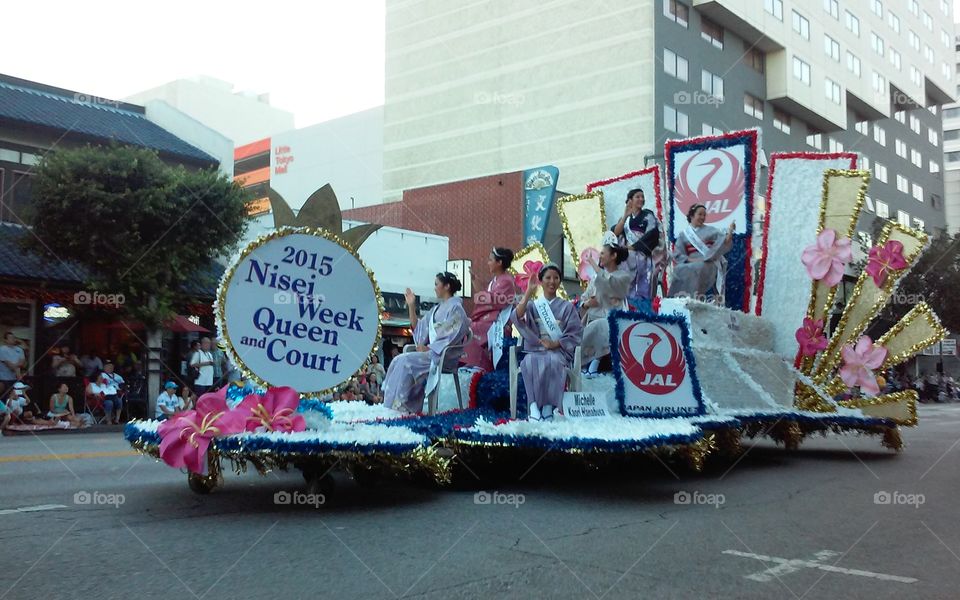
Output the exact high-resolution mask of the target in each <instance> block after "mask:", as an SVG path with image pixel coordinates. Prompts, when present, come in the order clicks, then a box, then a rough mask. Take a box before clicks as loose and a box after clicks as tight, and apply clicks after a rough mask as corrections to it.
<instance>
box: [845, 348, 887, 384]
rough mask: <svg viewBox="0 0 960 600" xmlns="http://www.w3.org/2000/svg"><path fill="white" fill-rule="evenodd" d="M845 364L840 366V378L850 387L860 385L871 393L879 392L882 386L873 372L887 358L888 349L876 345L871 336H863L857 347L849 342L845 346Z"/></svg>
mask: <svg viewBox="0 0 960 600" xmlns="http://www.w3.org/2000/svg"><path fill="white" fill-rule="evenodd" d="M842 356H843V366H842V367H840V378H841V379H842V380H843V382H844V383H845V384H847V386H848V387H851V388H852V387H856V386H860V389H861V390H863V391H865V392H867V393H870V394H874V395H876V394H879V393H880V386H879V385H878V384H877V377H876V375H874V374H873V370H874V369H879V368H880V365H882V364H883V361H884V360H886V358H887V349H886V348H884V347H883V346H874V345H873V340H871V339H870V337H869V336H866V335H865V336H863V337H861V338H860V340H859V341H858V342H857V345H856V347H854V345H853V344H847V345H846V346H844V347H843V351H842Z"/></svg>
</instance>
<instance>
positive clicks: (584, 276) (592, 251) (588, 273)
mask: <svg viewBox="0 0 960 600" xmlns="http://www.w3.org/2000/svg"><path fill="white" fill-rule="evenodd" d="M590 259H593V262H595V263H597V264H598V265H599V264H600V251H599V250H597V249H596V248H587V249H586V250H584V251H583V252H581V253H580V266H579V267H578V268H577V275H578V276H579V277H580V281H590V280H591V279H593V278H594V277H596V275H597V274H596V272H594V270H593V267H591V266H590V262H589V260H590Z"/></svg>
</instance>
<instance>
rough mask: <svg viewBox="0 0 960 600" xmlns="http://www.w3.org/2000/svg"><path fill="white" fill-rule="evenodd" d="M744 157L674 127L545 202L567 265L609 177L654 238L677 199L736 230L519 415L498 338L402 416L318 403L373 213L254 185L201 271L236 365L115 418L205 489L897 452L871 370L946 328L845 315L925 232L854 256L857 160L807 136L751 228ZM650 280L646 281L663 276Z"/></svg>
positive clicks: (609, 198)
mask: <svg viewBox="0 0 960 600" xmlns="http://www.w3.org/2000/svg"><path fill="white" fill-rule="evenodd" d="M759 155H760V133H759V131H758V130H745V131H738V132H732V133H728V134H724V135H719V136H707V137H696V138H690V139H685V140H672V141H669V142H668V143H667V144H666V146H665V164H666V172H665V173H664V174H663V176H661V173H660V169H659V167H657V166H655V167H651V168H646V169H642V170H638V171H635V172H632V173H627V174H625V175H622V176H619V177H614V178H610V179H604V180H599V181H597V182H596V183H593V184H591V185H590V186H588V188H587V190H586V191H585V193H584V194H580V195H574V196H566V197H564V198H561V199H560V200H559V201H558V205H557V213H558V214H559V216H560V218H561V221H562V225H563V232H564V236H565V238H566V241H567V246H568V249H569V252H570V255H571V256H570V258H571V259H572V260H573V261H574V264H578V265H580V267H581V268H580V269H579V270H578V273H579V274H580V277H581V278H582V279H583V280H584V281H585V280H586V279H588V278H589V277H590V269H588V268H584V264H585V263H584V260H585V257H587V256H591V255H593V254H595V253H597V247H598V246H599V244H600V240H601V237H602V235H603V233H604V232H605V231H607V229H608V228H609V227H610V225H611V223H613V222H615V221H616V220H617V219H618V218H619V217H620V216H621V215H622V213H623V210H624V207H623V201H622V198H623V197H624V193H625V190H627V189H634V188H642V189H644V190H645V191H646V194H645V195H646V197H647V198H648V199H650V198H652V199H654V200H655V202H656V209H657V214H658V217H659V219H660V220H661V222H662V223H663V226H664V230H665V231H666V233H667V242H668V244H669V243H670V242H672V241H674V240H675V239H676V236H677V233H678V231H679V230H680V228H681V227H682V226H683V225H685V223H682V222H681V219H682V218H683V217H684V215H685V213H686V210H687V208H688V207H689V206H691V205H693V204H695V203H696V204H702V205H705V206H706V208H707V222H709V223H711V224H713V225H716V226H717V227H726V226H728V225H729V224H730V223H734V224H735V225H734V226H735V231H736V233H735V234H734V235H733V246H732V249H731V250H730V252H729V253H728V254H727V255H726V258H725V261H724V265H723V269H722V271H721V273H722V275H721V277H720V278H718V286H717V287H718V290H720V291H722V293H721V294H720V295H719V296H718V298H719V301H713V302H703V301H701V300H698V299H689V298H658V299H657V300H656V301H655V302H654V305H653V310H652V311H651V312H646V311H645V312H627V311H614V312H612V313H610V315H609V317H608V320H609V324H610V349H611V359H612V365H613V371H612V373H611V374H601V375H599V376H597V377H593V378H583V377H582V376H581V373H580V365H579V361H577V363H576V364H575V365H574V368H572V369H570V373H569V374H568V381H567V386H566V389H567V391H566V392H565V394H564V398H563V411H562V412H563V414H562V416H561V417H559V418H557V419H555V420H552V421H534V420H528V419H526V409H525V406H526V403H525V402H524V401H523V398H524V390H523V383H522V381H519V378H518V374H517V364H518V361H520V360H522V357H520V356H519V353H518V352H517V348H516V345H515V342H514V340H512V339H510V338H509V337H507V338H506V339H503V340H501V341H499V342H498V343H497V347H496V348H494V351H493V352H494V358H495V361H494V364H497V365H498V368H497V369H496V370H494V371H492V372H489V373H480V372H475V373H474V372H469V371H468V372H464V373H462V374H461V377H460V378H459V380H460V382H461V384H462V385H463V387H464V389H463V390H459V391H461V392H462V395H463V396H464V397H467V398H469V405H468V406H466V407H458V406H456V403H455V401H454V404H453V405H452V406H454V407H455V408H453V409H452V410H445V411H442V412H439V413H436V414H424V415H419V416H404V417H401V416H398V413H396V412H395V411H392V410H390V409H387V408H384V407H383V406H378V405H373V406H368V405H366V404H364V403H362V402H323V401H321V400H320V398H321V397H323V396H324V394H326V393H327V392H329V391H330V390H332V389H334V388H336V387H337V386H338V385H341V384H342V383H343V382H345V381H347V380H348V379H349V378H350V377H351V376H353V375H354V374H355V373H357V372H358V371H359V370H360V369H361V368H362V367H363V366H364V365H365V363H366V362H367V361H368V359H369V357H370V356H371V354H372V353H374V352H375V351H376V349H377V347H378V344H379V342H380V315H381V312H382V308H381V304H382V301H381V299H380V294H379V289H378V287H377V284H376V281H375V280H374V277H373V274H372V273H371V272H370V271H369V270H368V269H367V268H366V267H365V266H364V264H363V262H362V261H361V260H360V258H359V255H358V252H357V250H358V248H359V247H360V245H361V244H362V243H363V241H364V239H366V237H367V236H369V235H370V234H371V233H372V232H373V231H375V230H376V227H377V226H376V225H367V226H362V227H359V228H355V229H350V230H348V231H342V221H341V217H340V211H339V207H338V205H337V201H336V197H335V196H334V195H333V192H332V190H330V189H329V186H325V187H324V188H321V189H320V190H318V191H317V192H316V193H315V194H314V195H313V196H311V198H310V199H309V200H308V202H307V204H306V205H305V208H304V209H303V210H302V211H301V212H300V214H299V215H298V216H297V217H296V219H295V218H294V216H293V213H292V211H290V209H289V208H288V207H286V205H285V204H282V201H281V202H277V199H276V198H274V199H273V200H274V202H273V204H274V214H275V216H276V218H277V225H278V228H277V229H276V230H275V231H272V232H270V233H269V234H267V235H264V236H262V237H260V238H259V239H257V240H255V241H253V242H252V243H251V244H249V245H248V246H247V247H246V248H244V249H243V250H242V251H241V252H240V253H239V254H238V256H237V257H235V259H234V260H233V262H232V263H231V264H230V266H229V268H228V269H227V270H226V272H225V274H224V276H223V278H222V280H221V283H220V288H219V291H218V298H217V304H216V307H215V312H216V316H217V325H218V328H219V331H220V336H221V339H222V340H224V342H225V348H226V350H227V351H228V353H229V355H230V358H231V360H232V361H233V363H234V364H236V365H237V366H238V367H239V368H240V369H241V370H242V372H243V373H244V375H245V380H244V381H243V382H239V383H234V384H231V385H230V386H229V387H227V388H224V389H223V390H220V391H219V392H218V393H216V394H207V395H205V396H203V397H202V398H201V399H200V400H199V401H198V403H197V407H196V410H192V411H186V412H184V413H179V414H178V415H177V416H176V417H174V418H172V419H170V420H167V421H164V422H158V421H135V422H132V423H129V424H128V425H127V427H126V430H125V436H126V438H127V439H128V441H129V442H130V443H131V444H132V445H133V447H134V448H136V449H137V450H139V451H141V452H143V453H146V454H149V455H151V456H154V457H157V458H159V459H162V460H163V461H164V462H165V463H167V464H168V465H170V466H172V467H176V468H181V469H185V470H186V471H187V472H188V481H189V484H190V487H191V489H193V490H195V491H197V492H201V493H206V492H209V491H211V490H212V489H213V488H214V487H216V486H217V485H219V483H220V482H221V481H222V472H223V470H224V468H225V467H229V468H230V469H232V470H234V471H236V472H238V473H239V472H242V471H243V470H245V469H246V468H247V467H248V466H250V467H253V468H255V469H256V470H257V471H259V472H260V473H265V472H267V471H269V470H272V469H289V468H296V469H299V470H301V471H302V472H303V474H304V477H305V479H306V481H307V485H308V488H309V489H310V490H312V491H323V492H324V493H330V492H331V491H332V485H333V484H332V479H331V476H330V473H331V472H332V471H333V470H335V469H343V470H346V471H348V472H349V473H350V474H351V475H352V476H354V477H355V478H357V479H358V480H365V479H367V480H369V479H371V478H373V477H385V476H413V477H418V476H420V477H426V478H429V479H431V480H433V481H435V482H436V483H438V484H447V483H449V482H450V481H451V478H452V476H453V475H454V474H455V466H456V464H459V463H463V464H467V463H469V464H471V465H473V466H474V467H477V466H478V465H483V466H487V467H489V469H480V468H475V469H472V470H473V471H474V474H476V472H483V471H486V472H496V471H500V472H501V473H502V472H509V471H510V469H511V466H512V465H513V464H515V463H516V462H517V461H516V459H517V457H518V456H519V455H521V454H523V453H533V454H537V455H539V456H542V455H543V454H544V453H546V452H550V453H551V454H552V455H553V456H554V457H558V459H559V460H569V461H578V462H587V463H596V464H598V465H599V464H603V463H604V462H605V461H609V460H611V459H616V458H622V457H631V458H636V457H645V456H655V457H657V458H658V459H659V460H676V461H681V462H683V463H685V464H686V465H688V466H689V467H690V468H692V469H694V470H699V469H701V468H703V466H704V463H705V461H706V460H708V459H709V458H710V457H711V456H716V457H731V456H736V455H737V454H738V453H739V452H740V451H741V443H742V440H743V439H744V438H756V437H767V438H770V439H773V440H775V441H776V442H777V443H779V444H782V445H783V446H785V447H786V448H791V449H793V448H797V447H799V445H800V444H801V443H802V441H803V440H804V438H805V437H807V436H811V435H815V434H829V433H834V434H851V433H852V434H867V435H875V436H878V437H879V438H880V440H881V443H882V444H883V445H884V446H885V447H887V448H890V449H892V450H895V451H899V450H900V449H901V448H902V441H901V438H900V428H901V427H909V426H914V425H916V423H917V413H916V402H917V396H916V393H915V392H913V391H903V392H895V393H883V391H882V390H881V389H880V387H879V386H878V375H879V374H880V373H882V372H883V371H884V370H886V369H889V368H891V367H895V366H897V365H899V364H901V363H903V362H905V361H907V360H909V359H910V358H911V357H912V356H914V355H915V354H917V353H919V352H920V351H922V350H923V349H924V348H926V347H927V346H930V345H932V344H934V343H935V342H937V341H939V340H940V339H942V338H943V336H944V334H945V331H944V329H943V327H942V326H941V325H940V323H939V321H938V319H937V316H936V315H935V314H934V312H933V311H932V310H931V309H930V308H929V307H928V306H927V305H925V304H924V303H919V304H917V305H916V306H914V307H913V309H912V310H911V311H910V312H909V313H908V314H907V315H906V316H904V317H903V318H902V319H901V320H900V321H899V322H898V323H896V324H895V325H894V326H893V327H892V328H890V329H889V331H886V332H885V333H883V335H881V336H879V337H878V338H877V339H871V338H870V337H867V336H866V335H864V333H865V331H866V330H867V328H868V326H869V325H870V324H871V322H873V321H874V320H875V319H876V317H877V316H878V315H879V313H880V311H881V310H882V309H883V307H884V306H885V305H886V303H887V302H888V301H889V300H890V298H891V296H892V295H893V294H894V293H895V290H896V288H897V285H898V283H899V282H900V280H901V279H902V278H903V276H904V275H905V274H906V273H907V272H908V271H909V270H910V268H911V267H912V266H913V265H914V264H915V263H916V261H917V258H918V257H919V256H920V254H921V253H922V252H923V251H924V249H925V247H926V246H927V236H926V235H925V234H924V233H923V232H921V231H916V230H912V229H910V228H907V227H903V226H901V225H899V224H897V223H894V222H887V223H886V225H885V226H884V228H883V230H882V233H881V234H880V236H879V237H878V238H877V240H876V241H875V244H874V246H873V247H872V248H870V249H869V250H868V252H867V253H866V254H865V256H864V260H863V261H861V262H862V264H863V267H862V268H861V269H857V268H856V267H855V266H854V264H853V257H852V243H853V240H852V239H851V238H852V236H854V235H855V228H856V224H857V221H858V219H859V218H860V212H861V209H862V207H863V204H864V198H865V195H866V194H867V190H868V186H869V181H870V173H869V171H866V170H858V169H857V156H856V154H853V153H814V152H802V153H772V154H771V155H770V157H769V167H768V180H767V197H766V200H765V215H764V218H763V220H762V223H763V231H762V232H761V235H759V236H754V232H753V231H752V228H753V225H754V222H755V219H754V217H755V214H754V211H755V206H756V204H757V203H756V202H755V189H756V180H757V177H758V156H759ZM547 176H548V177H549V176H551V175H550V174H549V173H548V174H547ZM552 177H553V179H554V183H555V178H556V175H555V174H553V175H552ZM661 181H663V188H664V189H663V190H661ZM664 196H665V198H664ZM758 237H759V239H760V240H762V242H761V243H762V252H760V253H759V256H760V261H759V264H757V265H755V267H756V268H754V264H753V262H752V260H751V257H752V256H754V254H755V252H754V249H753V248H752V244H753V243H754V242H755V240H756V239H757V238H758ZM525 239H528V240H530V238H525ZM530 241H532V243H530V244H529V245H528V246H527V247H525V248H523V249H521V250H520V251H519V252H517V253H516V255H515V258H514V261H513V265H512V269H511V272H512V273H513V274H514V275H515V278H516V280H517V283H518V285H519V286H520V287H521V289H523V288H524V287H525V283H526V281H527V280H528V279H529V278H530V277H532V276H534V274H535V273H536V272H538V271H539V269H540V268H541V266H542V265H543V264H544V263H547V262H548V261H549V257H548V256H547V252H546V250H545V248H544V247H543V246H542V245H541V244H540V243H538V242H536V241H533V240H530ZM852 271H858V272H853V275H854V276H855V277H856V283H855V285H854V287H853V292H852V293H851V294H849V295H848V297H847V302H846V304H845V305H844V306H843V307H842V312H841V313H840V315H839V320H838V321H836V324H835V326H833V327H832V329H831V328H830V326H829V325H830V323H831V313H832V311H833V310H834V306H835V300H836V298H835V296H836V293H837V289H838V286H839V285H841V281H842V279H843V277H844V274H845V273H847V274H848V275H849V274H850V273H851V272H852ZM754 275H756V276H757V281H753V280H752V278H753V277H754ZM661 276H662V278H663V282H664V284H665V283H666V281H667V273H666V272H663V273H662V274H661ZM828 330H829V331H828ZM578 356H579V353H578ZM450 379H453V378H451V377H444V378H442V380H441V385H440V392H439V393H440V395H441V402H440V404H441V407H444V406H451V399H455V398H457V397H458V394H457V393H456V392H457V390H454V389H453V387H452V385H453V384H452V382H451V381H449V380H450ZM851 391H852V392H853V393H851Z"/></svg>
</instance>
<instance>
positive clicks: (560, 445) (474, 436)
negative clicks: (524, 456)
mask: <svg viewBox="0 0 960 600" xmlns="http://www.w3.org/2000/svg"><path fill="white" fill-rule="evenodd" d="M454 437H455V438H457V439H459V440H464V441H470V442H484V443H490V444H498V445H502V446H504V447H513V448H537V449H542V450H559V451H561V452H563V451H567V450H577V451H582V452H637V451H642V450H647V449H649V448H655V447H658V446H673V445H679V444H692V443H694V442H697V441H699V440H700V439H702V438H703V432H702V431H698V432H697V433H694V434H691V435H679V434H678V435H657V436H651V437H649V438H644V439H642V440H617V441H611V440H600V439H595V438H572V439H567V440H554V439H549V438H545V437H541V436H528V435H491V434H482V433H478V432H475V431H462V430H461V431H457V432H455V433H454Z"/></svg>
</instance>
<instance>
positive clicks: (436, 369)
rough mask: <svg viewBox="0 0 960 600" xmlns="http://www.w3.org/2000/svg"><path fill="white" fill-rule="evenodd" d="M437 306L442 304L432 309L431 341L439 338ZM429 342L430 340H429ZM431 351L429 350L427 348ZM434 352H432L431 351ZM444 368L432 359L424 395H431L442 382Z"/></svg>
mask: <svg viewBox="0 0 960 600" xmlns="http://www.w3.org/2000/svg"><path fill="white" fill-rule="evenodd" d="M437 308H440V305H437V306H436V307H434V309H433V310H432V311H430V330H429V331H430V334H429V335H430V340H429V341H430V342H432V341H434V340H436V339H437V322H436V318H437ZM428 344H429V342H428ZM427 351H428V352H429V350H427ZM431 354H432V353H431ZM442 369H443V365H441V364H438V363H436V362H434V361H433V360H432V359H431V361H430V372H429V374H428V375H427V387H426V388H425V389H424V392H423V394H424V396H429V395H430V392H432V391H433V388H435V387H437V384H438V383H440V371H441V370H442Z"/></svg>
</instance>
